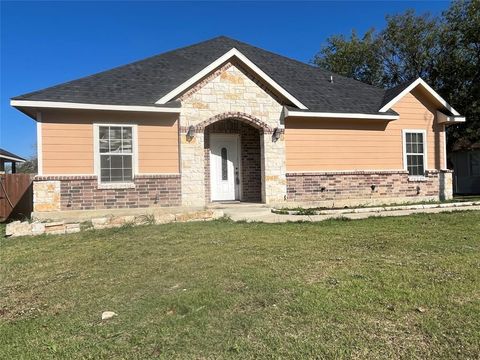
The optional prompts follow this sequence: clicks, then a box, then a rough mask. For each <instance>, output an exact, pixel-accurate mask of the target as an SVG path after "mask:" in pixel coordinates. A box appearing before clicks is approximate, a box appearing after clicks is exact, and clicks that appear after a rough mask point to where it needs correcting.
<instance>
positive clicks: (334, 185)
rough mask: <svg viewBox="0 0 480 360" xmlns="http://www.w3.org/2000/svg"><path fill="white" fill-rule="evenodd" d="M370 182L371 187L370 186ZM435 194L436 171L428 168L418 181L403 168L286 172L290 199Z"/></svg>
mask: <svg viewBox="0 0 480 360" xmlns="http://www.w3.org/2000/svg"><path fill="white" fill-rule="evenodd" d="M372 185H374V186H375V188H374V189H372ZM438 195H439V173H438V171H429V172H427V174H426V177H425V179H424V180H422V181H416V180H409V177H408V173H407V172H406V171H350V172H348V171H345V172H318V173H317V172H315V173H314V172H307V173H287V198H288V200H290V201H306V202H308V201H324V200H344V199H372V198H376V199H381V198H382V197H383V198H395V197H399V198H405V197H412V200H414V198H415V197H423V196H438Z"/></svg>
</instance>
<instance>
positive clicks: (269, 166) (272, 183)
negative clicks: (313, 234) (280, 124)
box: [262, 133, 287, 205]
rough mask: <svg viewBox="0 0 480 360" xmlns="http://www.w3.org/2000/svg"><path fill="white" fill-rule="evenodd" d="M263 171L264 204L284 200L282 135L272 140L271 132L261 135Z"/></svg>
mask: <svg viewBox="0 0 480 360" xmlns="http://www.w3.org/2000/svg"><path fill="white" fill-rule="evenodd" d="M262 146H263V163H264V165H263V171H262V176H263V180H264V184H265V185H264V189H265V190H264V191H265V193H264V194H262V195H264V197H263V200H264V201H265V203H266V204H269V205H273V204H280V203H283V202H285V201H286V196H287V179H286V164H285V140H284V138H283V134H282V136H281V137H280V138H279V139H278V140H276V141H274V140H273V139H272V134H270V133H266V134H263V135H262Z"/></svg>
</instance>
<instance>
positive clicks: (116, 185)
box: [93, 123, 138, 189]
mask: <svg viewBox="0 0 480 360" xmlns="http://www.w3.org/2000/svg"><path fill="white" fill-rule="evenodd" d="M101 126H123V127H131V128H132V140H133V146H132V181H128V182H115V183H112V182H102V176H101V171H100V144H99V142H100V139H99V138H100V136H99V134H100V127H101ZM137 130H138V125H137V124H132V123H123V124H116V123H115V124H113V123H94V124H93V156H94V159H93V167H94V172H95V175H96V176H97V180H98V186H99V188H104V189H122V188H133V187H135V183H134V180H135V177H136V176H137V175H138V131H137Z"/></svg>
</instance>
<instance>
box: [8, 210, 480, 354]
mask: <svg viewBox="0 0 480 360" xmlns="http://www.w3.org/2000/svg"><path fill="white" fill-rule="evenodd" d="M0 250H1V265H0V266H1V269H0V270H1V273H0V274H1V283H0V286H1V293H0V358H2V359H17V358H23V359H26V358H33V359H45V358H92V359H99V358H104V359H112V358H122V359H126V358H134V359H147V358H156V357H158V358H168V359H171V358H182V359H185V358H197V359H198V358H201V359H205V358H239V359H245V358H259V357H261V358H307V359H312V358H361V359H376V358H389V359H391V358H395V359H398V358H417V359H425V358H430V359H439V358H451V359H458V358H463V359H474V358H475V359H476V358H478V354H479V353H480V336H479V334H480V212H454V213H450V214H447V213H444V214H438V215H414V216H409V217H400V218H372V219H367V220H361V221H342V220H336V221H326V222H321V223H287V224H256V223H254V224H245V223H232V222H229V221H215V222H205V223H183V224H169V225H161V226H153V225H152V226H141V227H136V228H133V227H125V228H120V229H111V230H102V231H87V232H83V233H79V234H73V235H67V236H41V237H31V238H27V237H25V238H9V239H2V240H1V247H0ZM106 310H112V311H115V312H116V313H118V316H117V317H115V318H114V319H112V320H109V321H104V322H102V321H101V320H100V316H101V313H102V312H103V311H106Z"/></svg>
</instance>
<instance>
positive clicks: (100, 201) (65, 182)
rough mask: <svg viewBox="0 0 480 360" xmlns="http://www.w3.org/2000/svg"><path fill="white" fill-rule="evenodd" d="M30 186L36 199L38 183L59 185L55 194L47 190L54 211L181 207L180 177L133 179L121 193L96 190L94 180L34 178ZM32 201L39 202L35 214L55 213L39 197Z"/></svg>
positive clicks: (40, 187) (72, 177) (96, 186)
mask: <svg viewBox="0 0 480 360" xmlns="http://www.w3.org/2000/svg"><path fill="white" fill-rule="evenodd" d="M34 182H35V184H34V192H35V191H36V192H37V195H38V194H40V193H41V192H42V183H43V184H45V185H47V184H51V183H55V182H59V183H60V187H59V194H51V192H52V190H51V189H54V187H50V189H49V190H48V193H49V194H48V195H50V196H49V197H51V199H52V202H55V201H59V204H58V206H57V209H58V208H59V209H58V210H95V209H119V208H146V207H154V206H158V207H161V206H180V205H181V181H180V175H161V174H159V175H138V176H136V177H135V180H134V186H132V187H129V188H121V189H108V188H99V186H98V181H97V177H96V176H37V177H36V178H35V180H34ZM35 188H36V189H37V190H36V189H35ZM45 195H47V194H45ZM48 195H47V196H48ZM36 198H37V199H38V200H39V201H38V203H39V204H35V205H36V211H42V209H43V211H49V210H50V211H52V210H54V209H55V206H52V207H51V208H50V207H49V206H48V205H49V204H48V199H42V198H39V196H37V197H36ZM58 198H59V199H58ZM45 200H47V201H45ZM52 205H54V204H52Z"/></svg>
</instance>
